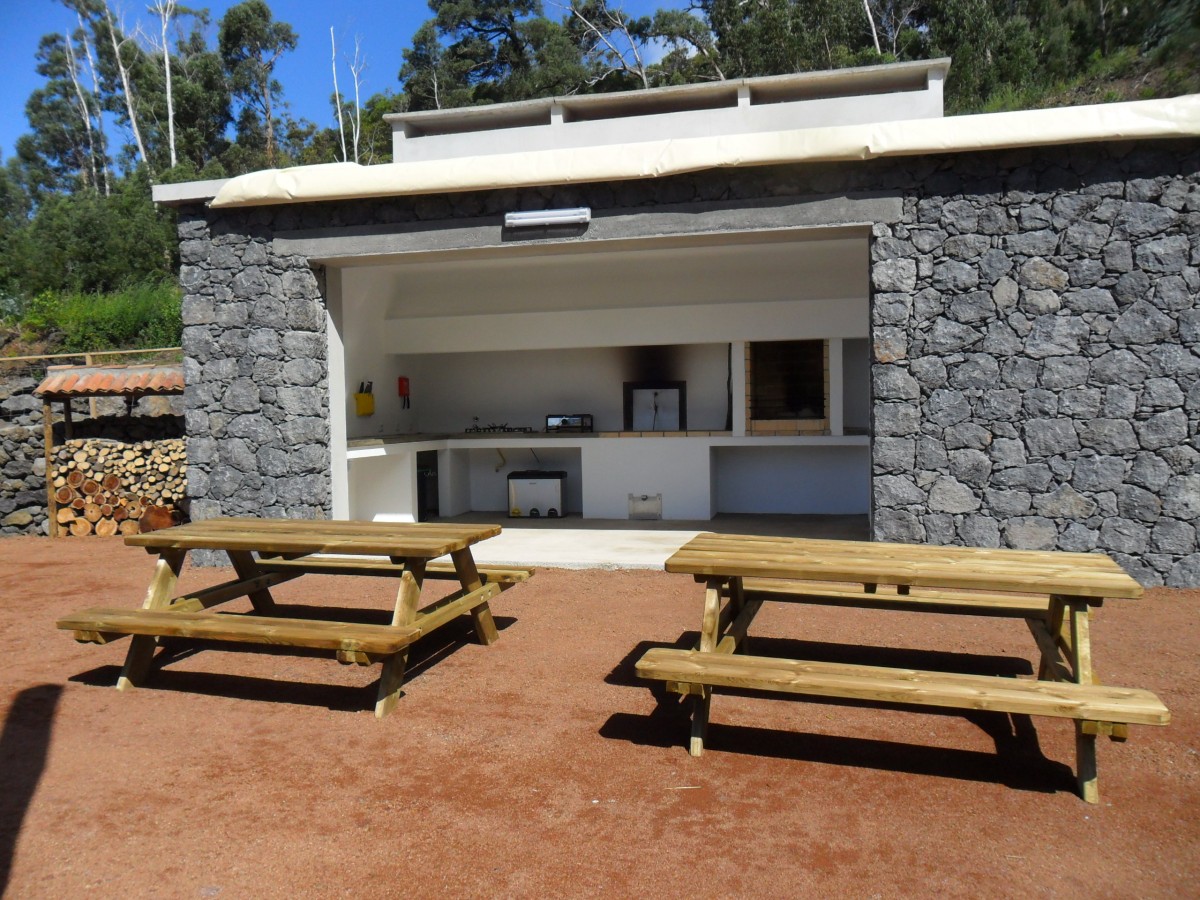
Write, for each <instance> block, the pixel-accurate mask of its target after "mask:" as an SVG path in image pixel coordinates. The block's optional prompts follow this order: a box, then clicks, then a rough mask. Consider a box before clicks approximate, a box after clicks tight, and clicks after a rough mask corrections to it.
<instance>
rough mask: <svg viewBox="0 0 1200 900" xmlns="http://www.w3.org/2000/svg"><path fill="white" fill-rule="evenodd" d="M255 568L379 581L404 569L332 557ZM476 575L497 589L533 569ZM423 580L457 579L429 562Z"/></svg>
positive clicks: (445, 566) (482, 570)
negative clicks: (495, 584) (497, 586)
mask: <svg viewBox="0 0 1200 900" xmlns="http://www.w3.org/2000/svg"><path fill="white" fill-rule="evenodd" d="M258 567H259V568H260V569H263V570H264V571H268V572H283V571H289V572H296V573H297V574H300V573H306V574H312V575H342V574H346V573H352V574H355V575H377V576H381V577H385V578H387V577H391V578H399V577H400V576H401V575H403V574H404V566H402V565H396V564H395V563H392V562H389V561H387V560H375V559H370V560H366V559H364V560H355V559H344V558H336V557H328V558H325V557H311V556H307V557H300V558H299V559H276V558H274V557H272V558H269V559H259V560H258ZM476 568H477V569H478V570H479V574H480V575H482V576H484V580H485V581H489V582H496V583H497V584H501V585H510V584H520V583H521V582H522V581H528V580H529V579H530V578H531V577H533V574H534V572H536V571H537V570H536V569H533V568H526V567H515V566H486V565H485V566H477V567H476ZM425 577H426V578H435V579H439V580H446V579H452V578H457V575H456V573H455V571H454V564H453V563H450V562H430V563H428V564H427V565H426V566H425Z"/></svg>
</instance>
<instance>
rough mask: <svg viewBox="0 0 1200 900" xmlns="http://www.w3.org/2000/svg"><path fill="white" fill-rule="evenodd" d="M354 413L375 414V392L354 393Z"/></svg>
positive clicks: (358, 414) (357, 414)
mask: <svg viewBox="0 0 1200 900" xmlns="http://www.w3.org/2000/svg"><path fill="white" fill-rule="evenodd" d="M354 414H355V415H356V416H372V415H374V414H375V395H374V394H355V395H354Z"/></svg>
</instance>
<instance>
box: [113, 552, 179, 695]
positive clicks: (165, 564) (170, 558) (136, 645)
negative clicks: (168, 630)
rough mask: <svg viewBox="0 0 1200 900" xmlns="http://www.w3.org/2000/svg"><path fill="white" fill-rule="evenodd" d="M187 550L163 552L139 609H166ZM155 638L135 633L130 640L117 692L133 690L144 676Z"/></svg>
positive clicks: (152, 654)
mask: <svg viewBox="0 0 1200 900" xmlns="http://www.w3.org/2000/svg"><path fill="white" fill-rule="evenodd" d="M186 556H187V551H186V550H164V551H162V554H161V555H160V556H159V557H158V562H157V563H155V564H154V576H153V577H152V578H151V579H150V587H149V589H148V590H147V591H146V599H145V601H144V602H143V603H142V609H166V608H167V607H168V606H170V604H171V596H172V595H173V594H174V593H175V585H176V583H177V582H178V581H179V572H180V571H181V570H182V569H183V560H184V558H185V557H186ZM156 646H157V645H156V643H155V639H154V638H153V637H151V636H150V635H146V634H135V635H133V637H132V638H131V639H130V641H129V652H128V653H126V654H125V666H124V668H122V669H121V676H120V677H119V678H118V679H117V690H118V691H127V690H129V689H130V688H132V687H136V686H137V685H138V684H140V683H141V682H142V680H143V679H145V677H146V672H148V671H149V669H150V660H152V659H153V658H154V648H155V647H156Z"/></svg>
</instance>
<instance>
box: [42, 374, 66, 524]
mask: <svg viewBox="0 0 1200 900" xmlns="http://www.w3.org/2000/svg"><path fill="white" fill-rule="evenodd" d="M42 451H43V453H44V455H45V457H46V515H47V516H49V521H50V537H58V536H59V535H60V534H62V531H61V530H60V529H59V527H58V500H57V499H56V498H55V496H54V479H53V478H52V477H51V475H50V473H51V470H52V462H51V460H52V459H53V458H54V406H53V404H52V403H51V402H50V400H49V399H47V398H43V400H42Z"/></svg>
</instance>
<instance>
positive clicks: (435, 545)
mask: <svg viewBox="0 0 1200 900" xmlns="http://www.w3.org/2000/svg"><path fill="white" fill-rule="evenodd" d="M500 530H501V529H500V526H499V525H440V524H434V525H430V524H425V523H421V524H409V523H389V522H340V521H337V522H334V521H320V520H312V519H251V518H232V517H231V518H222V519H208V520H204V521H201V522H190V523H188V524H187V525H178V526H176V527H174V528H164V529H162V530H161V531H152V532H149V533H147V534H136V535H129V536H127V537H126V539H125V542H126V543H127V544H129V545H130V546H134V547H145V548H147V549H149V550H162V549H168V548H170V549H179V550H235V551H238V550H258V551H261V552H263V553H287V554H292V553H335V554H339V555H346V556H420V557H424V558H426V559H432V558H433V557H437V556H445V555H446V554H448V553H453V552H454V551H456V550H461V549H463V548H465V547H468V546H470V545H472V544H475V543H478V542H479V541H481V540H485V539H487V538H490V537H494V536H495V535H497V534H499V533H500Z"/></svg>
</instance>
